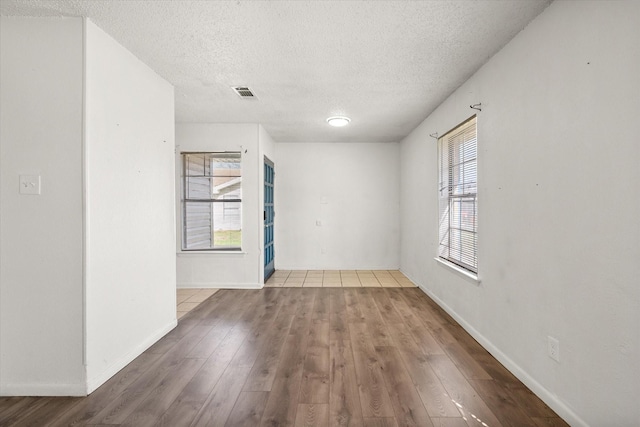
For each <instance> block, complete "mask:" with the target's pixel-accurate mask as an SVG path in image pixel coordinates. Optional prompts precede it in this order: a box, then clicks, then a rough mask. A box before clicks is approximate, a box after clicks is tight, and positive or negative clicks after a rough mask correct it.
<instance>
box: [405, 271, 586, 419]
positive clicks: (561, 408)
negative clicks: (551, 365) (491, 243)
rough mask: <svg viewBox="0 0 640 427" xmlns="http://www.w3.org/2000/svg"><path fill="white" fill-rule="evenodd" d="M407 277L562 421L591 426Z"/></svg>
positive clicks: (435, 297) (445, 305)
mask: <svg viewBox="0 0 640 427" xmlns="http://www.w3.org/2000/svg"><path fill="white" fill-rule="evenodd" d="M403 274H404V275H405V276H407V278H408V279H409V280H411V281H412V282H413V283H415V284H416V285H418V287H419V288H420V290H422V292H424V293H425V294H427V295H428V296H429V298H431V299H432V300H434V301H435V302H436V304H438V305H439V306H440V307H441V308H442V309H443V310H444V311H446V312H447V313H448V314H449V315H450V316H451V317H453V318H454V319H455V320H456V322H458V323H459V324H460V326H462V327H463V328H464V330H465V331H467V332H468V333H469V335H471V336H472V337H473V338H474V339H475V340H476V341H478V342H479V343H480V345H482V347H484V348H485V350H487V351H488V352H489V353H491V355H492V356H493V357H495V358H496V359H497V360H498V361H499V362H500V363H502V365H504V367H505V368H507V369H508V370H509V372H511V373H512V374H513V375H515V377H516V378H518V379H519V380H520V381H522V383H523V384H524V385H526V386H527V387H529V389H531V391H533V393H535V395H536V396H538V397H539V398H540V399H542V401H543V402H544V403H546V404H547V405H549V407H550V408H551V409H553V410H554V411H555V412H556V413H557V414H558V415H560V417H562V419H564V420H565V421H566V422H568V423H569V424H570V425H571V426H574V427H589V425H588V424H587V423H586V422H585V421H584V420H583V419H582V418H580V417H579V416H578V415H577V414H576V413H575V412H573V411H572V410H571V409H570V408H569V407H568V406H567V405H566V404H565V403H564V402H563V401H561V400H560V399H559V398H558V396H556V395H555V394H553V393H551V392H550V391H549V390H547V389H546V388H545V387H543V386H542V385H541V384H540V383H539V382H538V381H536V380H535V379H534V378H533V377H532V376H531V375H529V373H527V372H526V371H525V370H524V369H522V368H521V367H520V366H519V365H517V364H516V363H515V362H514V361H513V360H511V359H510V358H509V357H508V356H507V355H506V354H504V353H503V352H502V351H501V350H500V349H499V348H497V347H496V346H495V345H494V344H493V343H492V342H491V341H489V340H488V339H487V338H486V337H485V336H484V335H482V334H481V333H480V332H478V331H477V330H476V329H475V328H474V327H473V326H471V325H470V324H469V323H468V322H467V321H466V320H465V319H463V318H462V317H461V316H460V315H458V313H456V312H455V311H454V310H452V309H451V307H449V306H448V305H447V304H445V303H444V301H442V300H441V299H440V298H438V297H437V296H436V295H434V294H433V293H432V292H431V291H429V289H427V288H426V287H425V286H423V285H421V284H419V283H418V282H417V281H416V280H414V279H413V278H411V277H409V276H408V275H407V274H406V273H405V272H403Z"/></svg>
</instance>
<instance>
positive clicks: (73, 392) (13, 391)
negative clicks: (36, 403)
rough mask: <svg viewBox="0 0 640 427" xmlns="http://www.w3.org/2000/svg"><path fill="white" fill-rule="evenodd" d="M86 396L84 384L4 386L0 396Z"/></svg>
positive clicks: (0, 390)
mask: <svg viewBox="0 0 640 427" xmlns="http://www.w3.org/2000/svg"><path fill="white" fill-rule="evenodd" d="M86 395H87V386H86V384H85V383H75V384H37V383H35V384H33V383H32V384H4V385H2V388H0V396H38V397H40V396H73V397H84V396H86Z"/></svg>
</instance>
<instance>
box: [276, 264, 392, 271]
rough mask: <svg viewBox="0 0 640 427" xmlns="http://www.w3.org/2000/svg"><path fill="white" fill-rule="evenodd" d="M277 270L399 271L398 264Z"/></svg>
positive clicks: (278, 268) (287, 267) (279, 267)
mask: <svg viewBox="0 0 640 427" xmlns="http://www.w3.org/2000/svg"><path fill="white" fill-rule="evenodd" d="M278 270H290V271H296V270H307V271H312V270H327V271H340V270H353V271H373V270H378V271H382V270H386V271H400V268H399V267H398V266H395V267H388V266H387V267H385V266H382V267H381V266H375V267H361V266H358V267H335V268H334V267H332V268H325V267H318V266H313V267H299V266H295V267H289V266H286V265H285V266H282V265H278V266H277V267H276V271H278Z"/></svg>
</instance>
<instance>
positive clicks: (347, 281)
mask: <svg viewBox="0 0 640 427" xmlns="http://www.w3.org/2000/svg"><path fill="white" fill-rule="evenodd" d="M265 286H266V287H285V288H289V287H295V288H300V287H315V288H321V287H324V288H327V287H334V288H339V287H388V288H415V287H416V285H415V284H414V283H413V282H411V280H409V279H407V277H406V276H405V275H404V274H402V273H401V272H399V271H398V270H276V271H275V272H274V273H273V275H272V276H271V277H270V278H269V280H267V283H265Z"/></svg>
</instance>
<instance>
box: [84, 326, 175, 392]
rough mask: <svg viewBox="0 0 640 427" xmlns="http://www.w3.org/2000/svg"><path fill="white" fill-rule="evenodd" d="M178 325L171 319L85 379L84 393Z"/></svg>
mask: <svg viewBox="0 0 640 427" xmlns="http://www.w3.org/2000/svg"><path fill="white" fill-rule="evenodd" d="M177 325H178V321H177V320H176V319H173V320H172V321H170V322H169V323H168V324H166V325H165V326H163V327H162V328H160V329H158V330H157V331H156V332H154V333H153V334H151V336H149V337H148V338H147V339H145V340H144V341H142V342H141V343H140V344H138V345H137V346H136V347H135V348H133V349H132V350H131V351H130V352H129V353H127V354H125V355H124V356H122V357H121V358H120V359H118V360H117V361H116V362H114V363H112V364H111V365H110V366H109V367H108V368H107V369H105V370H104V371H103V372H102V373H100V374H98V375H96V376H94V377H93V378H88V379H87V390H86V394H89V393H92V392H93V391H95V390H96V389H97V388H98V387H100V386H101V385H102V384H104V383H105V382H107V381H108V380H109V378H111V377H113V376H114V375H115V374H117V373H118V372H119V371H120V370H121V369H122V368H124V367H125V366H127V365H128V364H129V363H131V362H132V361H133V359H135V358H136V357H138V356H140V355H141V354H142V353H143V352H144V351H145V350H146V349H148V348H149V347H151V346H152V345H153V344H155V343H156V342H157V341H158V340H159V339H160V338H162V337H164V336H165V335H166V334H167V333H169V332H170V331H171V330H172V329H173V328H175V327H176V326H177Z"/></svg>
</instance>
